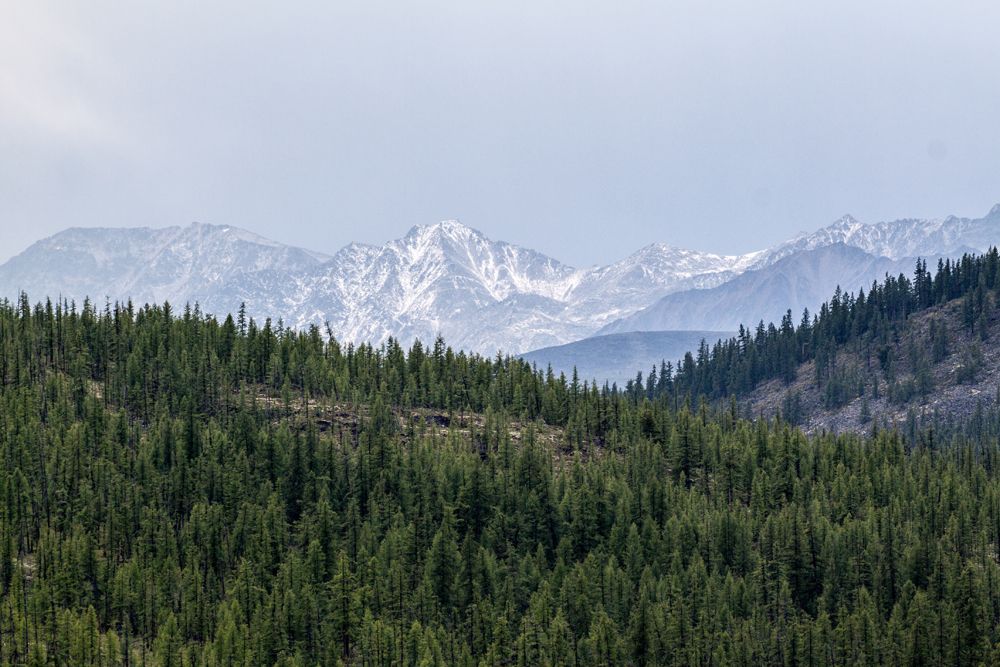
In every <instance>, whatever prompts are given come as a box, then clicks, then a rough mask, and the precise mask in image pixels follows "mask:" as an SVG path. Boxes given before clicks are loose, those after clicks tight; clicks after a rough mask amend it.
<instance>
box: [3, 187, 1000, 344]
mask: <svg viewBox="0 0 1000 667" xmlns="http://www.w3.org/2000/svg"><path fill="white" fill-rule="evenodd" d="M998 242H1000V205H997V206H995V207H994V208H993V209H992V210H991V211H990V212H989V213H988V214H987V215H986V216H984V217H982V218H958V217H954V216H949V217H947V218H942V219H937V220H916V219H905V220H896V221H891V222H879V223H875V224H864V223H861V222H858V221H857V220H855V219H854V218H852V217H850V216H845V217H843V218H841V219H840V220H838V221H836V222H834V223H833V224H831V225H829V226H827V227H824V228H822V229H820V230H818V231H816V232H813V233H808V234H805V233H804V234H800V235H799V236H797V237H795V238H793V239H790V240H788V241H786V242H784V243H781V244H778V245H777V246H774V247H772V248H768V249H765V250H761V251H757V252H753V253H748V254H744V255H718V254H713V253H708V252H700V251H694V250H685V249H681V248H676V247H673V246H670V245H666V244H652V245H649V246H646V247H644V248H641V249H639V250H638V251H636V252H635V253H633V254H632V255H630V256H628V257H626V258H624V259H622V260H619V261H617V262H614V263H611V264H608V265H603V266H594V267H589V268H583V269H580V268H575V267H572V266H569V265H567V264H564V263H562V262H559V261H558V260H556V259H553V258H551V257H548V256H546V255H544V254H542V253H540V252H537V251H535V250H531V249H527V248H523V247H520V246H517V245H514V244H511V243H506V242H503V241H494V240H491V239H489V238H487V237H486V236H485V235H483V234H482V233H480V232H478V231H476V230H475V229H472V228H471V227H468V226H466V225H463V224H461V223H460V222H458V221H444V222H440V223H437V224H433V225H428V226H418V227H413V228H412V229H411V230H410V231H409V232H408V233H407V234H406V235H405V236H403V237H402V238H400V239H396V240H393V241H390V242H388V243H386V244H384V245H381V246H372V245H363V244H351V245H348V246H346V247H344V248H342V249H341V250H340V251H338V252H336V253H334V254H326V253H323V252H317V251H314V250H306V249H303V248H296V247H291V246H287V245H283V244H280V243H277V242H275V241H272V240H269V239H266V238H263V237H261V236H258V235H256V234H252V233H250V232H247V231H245V230H242V229H239V228H237V227H233V226H228V225H208V224H201V223H193V224H191V225H187V226H183V227H169V228H163V229H151V228H130V229H109V228H86V229H85V228H71V229H67V230H65V231H63V232H60V233H58V234H56V235H54V236H52V237H50V238H47V239H44V240H41V241H39V242H37V243H35V244H34V245H32V246H31V247H29V248H28V249H27V250H25V251H24V252H23V253H21V254H20V255H17V256H16V257H14V258H12V259H10V260H9V261H7V262H6V263H5V264H3V265H0V294H2V295H3V296H7V297H11V298H13V297H15V296H17V294H18V293H19V292H21V291H24V292H27V293H28V295H29V296H30V298H32V299H35V300H38V299H43V298H45V297H51V298H57V297H59V298H64V299H72V300H75V301H76V302H77V303H80V302H82V300H83V299H84V298H86V297H90V298H91V299H92V300H94V301H97V302H99V303H103V301H104V300H105V299H110V300H125V299H129V298H131V299H132V301H133V302H135V303H137V304H143V303H152V302H163V301H170V302H171V303H172V304H174V305H175V306H177V305H179V304H184V303H192V304H193V303H195V302H197V303H199V304H200V306H201V308H202V310H204V311H206V312H211V313H216V314H222V313H227V312H234V311H236V310H237V309H238V308H239V306H240V304H241V303H245V304H246V307H247V311H248V312H249V313H250V314H251V315H254V316H256V317H258V318H261V317H264V316H272V317H275V318H277V317H281V318H282V319H283V320H284V323H285V324H286V325H288V326H293V327H296V328H301V327H306V326H308V325H310V324H318V325H323V324H324V323H329V325H330V328H331V330H332V331H333V332H334V334H335V335H336V336H337V338H338V339H339V340H341V341H345V342H351V343H361V342H371V343H373V344H379V343H381V342H384V341H385V340H386V339H387V338H388V337H390V336H392V337H395V338H397V339H399V340H401V341H402V342H404V343H408V342H409V341H412V340H413V339H415V338H420V339H421V340H430V339H433V338H434V337H435V336H437V335H438V334H441V335H443V336H444V337H445V339H446V340H447V341H448V343H449V344H451V345H452V346H454V347H455V348H461V349H466V350H472V351H477V352H483V353H488V354H492V353H495V352H496V351H497V350H503V351H505V352H511V353H520V352H525V351H529V350H535V349H538V348H544V347H547V346H559V345H563V344H566V343H569V342H572V341H577V340H580V339H584V338H587V337H590V336H593V335H595V334H597V333H601V334H615V333H624V332H632V331H662V330H671V329H683V330H715V331H720V330H722V331H732V330H735V329H736V328H737V327H738V326H739V324H741V323H742V324H750V325H754V324H756V322H758V321H759V320H760V319H765V320H768V319H775V318H780V316H781V315H782V314H783V313H784V312H785V310H786V309H787V308H791V309H792V310H793V312H795V313H796V315H798V314H799V313H800V312H801V309H802V308H815V307H817V306H818V305H819V304H820V303H821V302H822V301H823V300H825V299H826V298H828V297H829V296H830V294H831V293H832V290H833V288H834V287H836V286H838V285H839V286H840V287H842V288H843V289H844V290H849V291H853V290H856V289H858V288H860V287H867V286H868V285H870V284H871V282H872V281H873V280H875V279H878V278H880V277H882V276H883V275H884V274H885V273H886V272H892V273H896V272H906V273H909V272H910V271H911V270H912V268H913V262H914V258H915V257H918V256H919V257H925V258H937V257H950V256H957V255H960V254H962V253H963V252H969V251H977V252H978V251H983V250H986V249H987V248H988V247H989V246H991V245H994V244H996V243H998Z"/></svg>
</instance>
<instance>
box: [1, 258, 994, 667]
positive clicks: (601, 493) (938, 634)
mask: <svg viewBox="0 0 1000 667" xmlns="http://www.w3.org/2000/svg"><path fill="white" fill-rule="evenodd" d="M998 265H1000V262H998V256H997V252H996V250H993V251H991V252H990V253H987V254H986V255H983V256H966V257H964V258H962V259H961V260H960V261H957V262H954V263H952V262H947V263H942V264H941V265H940V266H939V267H938V270H937V272H936V273H935V274H934V275H933V276H932V275H931V274H930V273H929V272H928V271H927V269H926V265H924V264H921V263H918V265H917V269H916V272H915V275H914V277H913V279H912V280H911V279H910V278H907V277H905V276H899V277H891V276H890V277H887V278H886V280H885V281H884V282H883V283H880V284H876V285H874V286H873V287H872V289H871V290H869V291H868V292H867V293H865V292H861V293H858V294H857V295H844V294H841V293H839V292H838V293H837V294H836V295H834V297H833V299H832V300H831V301H830V302H829V303H828V304H826V305H824V306H823V308H821V309H820V311H819V312H818V313H817V314H816V315H815V316H810V315H808V314H805V315H804V316H803V318H802V321H801V323H800V324H799V325H798V326H795V325H794V324H793V323H792V320H791V315H790V314H789V315H788V316H786V318H785V321H783V322H782V323H780V324H779V325H770V326H766V327H765V326H764V325H763V324H762V325H760V326H759V327H758V328H757V330H756V332H755V333H750V332H749V331H743V332H741V334H740V335H739V336H738V337H737V338H734V339H732V340H731V341H726V342H720V343H719V344H718V345H716V346H715V347H714V348H710V347H709V346H707V345H705V346H703V347H702V349H701V351H700V352H698V353H697V354H695V355H690V356H688V357H687V358H685V359H684V360H682V361H681V362H679V363H678V364H677V366H676V367H674V366H673V365H670V364H666V363H664V364H663V365H662V366H661V367H660V368H659V370H658V371H654V372H652V373H650V374H648V375H647V376H645V377H642V376H640V377H638V378H637V379H636V381H633V382H630V383H629V384H628V385H627V386H626V387H623V388H619V387H615V386H611V387H608V386H596V385H595V384H594V383H592V382H588V381H587V380H581V379H580V378H578V377H576V376H575V375H574V376H573V377H570V378H566V377H563V376H556V375H554V374H553V373H552V372H551V371H548V370H545V369H541V370H540V369H536V368H533V367H531V366H529V365H528V364H526V363H524V362H522V361H520V360H518V359H517V358H514V357H507V356H500V355H498V356H497V357H495V358H487V357H481V356H477V355H469V354H466V353H463V352H461V351H454V350H452V349H450V348H448V347H447V345H446V344H445V342H444V341H443V340H440V339H438V340H437V341H434V342H433V344H431V345H429V346H424V345H422V344H421V343H419V342H418V343H414V344H413V345H412V346H411V347H410V348H409V349H405V350H404V349H403V347H402V346H401V345H400V344H399V343H398V342H397V341H393V340H390V341H389V342H388V343H386V344H385V345H382V346H379V347H377V348H376V347H372V346H369V345H362V346H358V347H353V346H349V345H348V346H344V345H341V344H340V343H338V341H337V339H336V335H335V333H336V332H332V331H329V330H326V331H323V330H321V329H320V328H319V327H313V328H311V329H309V330H307V331H302V332H300V331H295V330H292V329H289V328H286V327H284V326H283V324H282V323H281V322H280V321H279V322H271V321H269V320H266V321H264V322H262V323H260V322H256V321H254V320H253V319H252V318H249V317H247V316H246V314H245V312H244V311H242V310H241V311H240V312H238V313H236V314H234V315H228V316H226V317H225V318H217V317H214V316H212V315H208V314H205V313H202V312H200V310H199V309H198V307H197V306H190V307H185V308H184V309H183V310H182V311H180V312H177V311H175V310H174V309H173V308H172V307H171V306H170V305H168V304H163V305H147V306H143V307H141V308H136V307H134V306H133V305H132V304H130V303H125V304H112V303H107V304H105V305H104V306H103V307H101V306H96V305H95V304H93V303H90V302H87V303H84V304H81V305H80V306H79V307H78V306H77V305H75V304H70V303H65V302H63V303H59V302H56V303H53V302H52V301H42V302H39V303H36V304H33V303H32V302H31V301H30V300H29V298H28V296H27V295H22V297H21V299H20V300H18V301H17V302H3V303H2V304H0V460H2V462H3V463H2V467H0V665H24V664H26V665H150V666H164V667H178V666H181V665H191V666H196V665H197V666H200V665H206V666H223V665H225V666H230V665H288V666H292V665H302V666H306V665H345V666H346V665H363V666H365V667H368V666H371V667H375V666H383V665H385V666H388V665H407V666H410V665H412V666H425V665H430V666H437V665H448V666H451V665H462V666H476V667H478V666H480V665H482V666H500V665H518V666H521V665H549V666H556V665H575V666H581V667H582V666H591V665H636V666H643V665H691V666H695V665H698V666H702V665H705V666H707V665H713V666H714V665H718V666H730V665H782V666H785V665H881V664H889V665H941V664H948V665H956V666H959V667H964V666H966V665H970V666H971V665H988V664H1000V632H998V627H1000V562H998V545H1000V465H998V464H1000V441H998V433H1000V414H998V412H997V410H996V409H995V408H986V409H984V411H983V412H982V413H981V414H979V415H978V416H977V418H976V420H975V424H944V423H942V424H926V425H923V426H921V427H919V428H918V427H914V428H913V429H911V430H910V431H909V432H902V431H900V430H892V429H880V428H878V427H873V428H872V431H871V432H870V433H868V434H866V435H857V434H842V435H835V434H831V433H819V434H814V435H810V436H807V435H805V434H803V433H802V432H801V431H800V430H798V429H797V428H796V427H795V426H794V425H793V424H791V423H789V421H788V420H786V419H782V417H781V416H780V415H779V416H777V417H775V418H773V419H770V418H767V419H763V418H747V416H746V415H744V414H743V413H742V411H741V410H740V408H739V396H740V395H741V393H743V392H745V391H748V390H749V389H751V388H753V387H754V386H756V385H757V384H759V383H760V382H762V381H763V380H765V379H770V378H780V377H783V376H784V375H787V374H788V373H790V372H791V369H794V368H796V367H797V366H798V364H800V363H802V362H803V361H805V360H813V361H817V367H818V368H822V367H823V360H824V359H826V358H829V357H830V354H831V351H833V350H835V349H836V347H837V346H840V345H845V344H847V343H849V342H850V341H854V340H859V339H866V340H871V341H873V342H874V343H877V342H878V341H879V340H880V339H885V338H886V337H889V336H891V335H892V332H893V328H894V327H895V326H897V325H898V324H899V323H900V322H903V321H905V319H906V318H907V317H908V316H909V315H911V314H913V313H915V312H919V311H920V310H922V309H926V308H929V307H931V306H933V305H934V304H938V303H944V302H949V301H953V300H956V299H960V300H962V303H963V304H965V306H964V307H963V310H962V312H963V317H964V318H965V319H966V325H967V326H968V327H970V328H973V329H975V328H976V327H977V326H982V325H981V322H982V321H984V320H986V319H989V318H991V317H993V312H994V311H993V304H994V302H995V299H996V292H997V289H998V288H1000V278H998ZM783 374H784V375H783ZM828 379H829V378H828V377H827V376H824V375H823V373H822V372H818V373H817V377H816V382H818V383H822V382H826V381H828Z"/></svg>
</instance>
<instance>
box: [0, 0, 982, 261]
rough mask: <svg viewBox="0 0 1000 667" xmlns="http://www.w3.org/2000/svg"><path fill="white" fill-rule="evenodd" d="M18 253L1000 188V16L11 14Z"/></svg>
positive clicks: (767, 233)
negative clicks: (77, 239) (202, 233)
mask: <svg viewBox="0 0 1000 667" xmlns="http://www.w3.org/2000/svg"><path fill="white" fill-rule="evenodd" d="M0 13H2V16H3V20H2V21H0V261H2V260H5V259H7V258H8V257H10V256H12V255H14V254H16V253H18V252H20V251H21V250H23V249H24V248H26V247H27V246H28V245H29V244H30V243H32V242H33V241H35V240H38V239H40V238H43V237H45V236H48V235H51V234H54V233H56V232H58V231H59V230H61V229H64V228H66V227H71V226H85V227H90V226H113V227H132V226H153V227H161V226H168V225H177V224H187V223H190V222H192V221H200V222H207V223H215V224H228V225H236V226H240V227H243V228H246V229H249V230H251V231H254V232H256V233H258V234H262V235H264V236H268V237H270V238H273V239H275V240H278V241H282V242H286V243H291V244H295V245H300V246H304V247H308V248H312V249H316V250H321V251H327V252H332V251H335V250H337V249H338V248H340V247H341V246H343V245H345V244H346V243H348V242H351V241H359V242H366V243H382V242H385V241H387V240H389V239H391V238H396V237H399V236H402V235H403V234H405V233H406V231H407V230H408V229H409V228H410V227H412V226H413V225H417V224H431V223H433V222H435V221H437V220H441V219H451V218H457V219H460V220H462V221H463V222H464V223H466V224H468V225H470V226H472V227H475V228H477V229H480V230H482V231H483V232H484V233H486V234H487V235H488V236H490V237H492V238H495V239H502V240H506V241H511V242H514V243H518V244H521V245H525V246H529V247H533V248H535V249H538V250H541V251H543V252H545V253H547V254H550V255H552V256H554V257H556V258H558V259H560V260H562V261H564V262H567V263H569V264H573V265H577V266H586V265H590V264H595V263H606V262H609V261H613V260H616V259H619V258H621V257H624V256H626V255H628V254H629V253H631V252H632V251H634V250H636V249H637V248H639V247H640V246H643V245H645V244H647V243H651V242H654V241H659V242H665V243H670V244H673V245H677V246H681V247H688V248H695V249H701V250H710V251H715V252H720V253H737V252H745V251H750V250H755V249H758V248H762V247H765V246H767V245H771V244H773V243H775V242H778V241H780V240H783V239H785V238H787V237H789V236H792V235H793V234H795V233H797V232H799V231H803V230H813V229H816V228H818V227H821V226H823V225H825V224H828V223H830V222H832V221H833V220H834V219H836V218H838V217H840V216H841V215H843V214H845V213H851V214H853V215H854V216H855V217H857V218H859V219H861V220H862V221H866V222H874V221H877V220H882V219H895V218H901V217H938V216H944V215H948V214H957V215H963V216H970V217H978V216H981V215H983V214H985V213H986V212H987V211H988V210H989V209H990V207H991V206H992V205H993V204H995V203H997V202H1000V122H998V120H997V119H1000V85H998V82H1000V49H998V48H997V47H996V26H997V25H1000V4H998V3H995V2H992V1H982V2H962V1H960V0H959V1H950V2H921V1H919V0H909V1H907V2H895V1H893V2H888V1H886V2H882V1H879V0H865V1H863V2H856V1H854V0H845V1H843V2H801V1H794V2H793V1H788V2H776V1H769V0H754V1H752V2H751V1H747V2H744V1H741V0H727V1H726V2H718V1H716V0H697V1H696V0H691V1H684V2H677V1H674V0H660V1H656V2H636V1H633V0H615V1H614V2H607V1H604V2H589V1H588V0H573V1H571V2H547V1H546V0H528V1H524V2H522V1H521V0H504V1H503V2H469V1H468V0H462V1H455V2H442V1H438V0H429V1H426V2H402V1H397V2H386V1H384V0H364V1H362V2H353V1H341V0H334V1H332V2H331V1H329V0H327V1H323V2H282V3H264V2H261V3H256V2H246V0H241V1H240V2H230V1H228V0H222V1H215V2H211V3H206V2H193V1H187V0H179V1H173V2H165V1H162V2H148V1H142V0H137V1H136V2H129V3H123V2H117V1H115V2H107V1H105V0H91V1H90V2H86V3H76V2H49V1H48V0H32V2H23V1H21V0H0Z"/></svg>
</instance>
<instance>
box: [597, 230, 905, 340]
mask: <svg viewBox="0 0 1000 667" xmlns="http://www.w3.org/2000/svg"><path fill="white" fill-rule="evenodd" d="M915 264H916V260H911V259H902V260H893V259H889V258H888V257H876V256H874V255H870V254H868V253H866V252H864V251H862V250H859V249H857V248H852V247H849V246H846V245H844V244H843V243H835V244H834V245H830V246H824V247H818V248H815V249H812V250H802V251H799V252H796V253H794V254H791V255H789V256H787V257H784V258H782V259H779V260H778V261H777V262H775V263H774V264H772V265H770V266H766V267H763V268H759V269H753V270H750V271H746V272H745V273H742V274H740V275H739V276H737V277H735V278H733V279H732V280H730V281H729V282H727V283H724V284H722V285H719V286H718V287H713V288H711V289H702V290H687V291H684V292H676V293H674V294H670V295H668V296H665V297H663V298H662V299H660V300H659V301H657V302H656V303H654V304H653V305H651V306H649V307H648V308H644V309H642V310H640V311H639V312H637V313H635V314H633V315H630V316H628V317H625V318H623V319H621V320H618V321H617V322H614V323H612V324H610V325H608V326H606V327H604V328H603V329H601V331H600V333H601V334H611V333H620V332H625V331H663V330H668V329H697V328H703V327H704V328H709V329H715V330H720V331H721V330H725V331H733V330H736V329H738V328H739V326H740V325H741V324H743V325H747V326H750V327H751V328H752V327H754V326H755V325H756V324H757V323H758V322H760V321H761V320H763V321H764V322H765V323H766V322H772V321H773V322H777V321H780V320H781V318H782V316H784V314H785V312H786V311H787V310H789V309H791V311H792V315H793V318H794V321H795V323H796V324H798V321H799V317H800V316H801V314H802V311H803V309H804V308H809V309H810V310H812V311H815V309H816V308H817V307H819V306H820V305H821V304H822V303H823V302H824V301H826V300H827V299H829V298H830V295H831V294H833V292H834V290H835V289H836V288H837V287H838V286H839V287H841V288H842V289H843V290H844V291H848V292H855V291H857V290H858V289H859V288H865V289H867V288H868V287H870V286H871V284H872V283H873V282H874V281H876V280H879V279H881V278H884V277H885V274H886V273H890V274H893V275H895V274H899V273H906V274H910V273H912V271H913V268H914V266H915Z"/></svg>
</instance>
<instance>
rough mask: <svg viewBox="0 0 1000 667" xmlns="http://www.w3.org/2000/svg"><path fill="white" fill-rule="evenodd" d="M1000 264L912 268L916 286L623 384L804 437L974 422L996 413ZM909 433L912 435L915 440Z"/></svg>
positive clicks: (786, 324) (842, 304) (837, 297)
mask: <svg viewBox="0 0 1000 667" xmlns="http://www.w3.org/2000/svg"><path fill="white" fill-rule="evenodd" d="M998 289H1000V256H998V253H997V250H996V249H995V248H994V249H992V250H991V251H990V252H988V253H986V254H984V255H979V256H975V255H965V256H963V257H962V258H961V259H960V260H958V261H956V262H951V261H950V260H943V261H941V262H939V264H938V267H937V271H936V272H934V273H933V274H932V273H931V272H930V271H928V269H927V265H926V263H925V262H922V261H920V260H918V261H917V263H916V269H915V271H914V274H913V277H912V279H911V278H909V277H907V276H905V275H903V274H900V275H899V276H891V275H888V276H886V277H885V280H884V281H882V282H876V283H874V284H873V285H872V286H871V288H870V289H869V290H868V291H867V292H866V291H865V290H860V291H859V292H858V293H857V294H849V293H842V292H841V291H840V290H839V289H838V290H837V291H836V292H835V293H834V295H833V297H832V298H831V299H830V300H829V301H828V302H826V303H824V304H823V306H822V307H821V308H820V311H819V313H817V314H815V315H811V314H810V313H809V312H808V311H806V312H804V313H803V314H802V317H801V319H800V320H799V325H798V326H795V324H794V320H793V316H792V313H791V311H788V312H787V313H786V314H785V316H784V318H782V320H781V322H780V323H779V324H774V323H771V324H769V325H766V326H765V324H764V323H763V322H761V323H759V324H758V325H757V327H756V329H754V330H751V329H747V328H745V327H740V332H739V334H738V335H737V336H735V337H733V338H730V339H729V340H721V341H718V342H717V343H716V344H715V345H712V346H709V345H708V344H707V343H706V342H702V345H701V347H700V348H699V350H698V351H697V352H696V353H689V354H687V355H685V357H684V358H683V359H682V360H681V361H679V362H678V364H677V367H676V368H675V367H674V366H673V364H671V363H664V364H662V365H661V366H660V368H659V370H657V369H656V368H653V369H652V371H651V372H650V373H649V374H648V375H645V376H644V375H642V374H641V373H640V374H639V375H638V376H637V377H636V378H635V379H634V380H633V381H631V382H629V383H627V385H626V387H625V392H626V393H628V394H630V395H632V396H634V397H636V398H639V397H642V396H646V397H649V398H653V397H655V396H668V397H671V399H672V400H673V402H674V404H675V405H677V404H678V401H680V400H684V399H695V398H698V397H704V398H707V399H709V400H712V401H716V402H726V401H727V400H728V399H729V398H732V397H739V408H740V414H743V415H745V416H748V417H757V416H760V415H765V416H767V417H773V416H774V415H776V414H779V413H780V414H781V415H783V417H784V418H785V420H786V421H790V422H792V423H796V424H801V425H803V426H806V427H807V428H808V429H809V430H822V429H834V430H854V431H862V430H870V429H871V424H872V423H879V424H880V425H882V426H891V425H893V424H900V423H901V422H904V421H911V422H912V421H913V420H914V419H919V421H921V422H923V423H925V424H927V423H930V422H932V421H934V422H938V421H939V420H940V419H948V420H951V421H954V420H955V418H958V420H962V419H966V418H969V417H971V416H972V415H973V414H974V413H976V412H977V411H979V410H981V409H982V408H986V407H995V406H996V405H997V401H996V398H997V395H998V394H997V392H998V386H1000V355H997V354H996V353H995V351H994V348H995V339H996V337H997V336H998V335H1000V331H998V330H1000V318H998V312H997V308H996V301H997V291H998ZM911 430H912V429H911Z"/></svg>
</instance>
